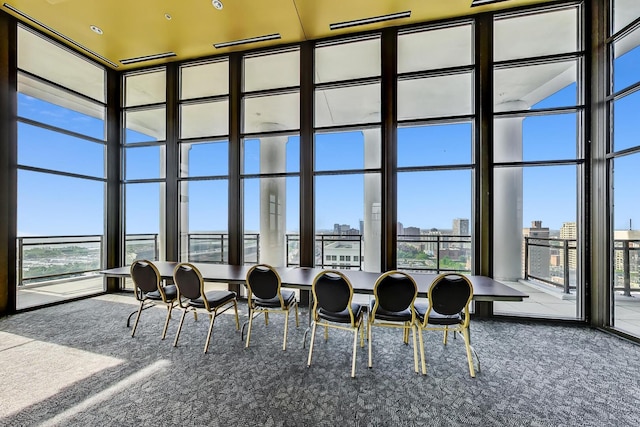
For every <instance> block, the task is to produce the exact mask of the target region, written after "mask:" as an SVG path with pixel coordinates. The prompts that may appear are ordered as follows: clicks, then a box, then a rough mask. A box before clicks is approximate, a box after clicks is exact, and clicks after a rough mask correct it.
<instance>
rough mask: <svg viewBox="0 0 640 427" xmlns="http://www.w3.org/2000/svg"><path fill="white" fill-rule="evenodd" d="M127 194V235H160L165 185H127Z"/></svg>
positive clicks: (152, 183) (156, 183)
mask: <svg viewBox="0 0 640 427" xmlns="http://www.w3.org/2000/svg"><path fill="white" fill-rule="evenodd" d="M125 193H126V197H125V221H126V223H125V224H126V225H125V227H126V233H127V235H132V234H150V235H159V234H160V218H161V215H162V210H161V206H162V205H161V203H163V201H164V185H162V184H161V183H159V182H151V183H139V184H127V185H125ZM134 259H135V257H134ZM160 259H162V257H160Z"/></svg>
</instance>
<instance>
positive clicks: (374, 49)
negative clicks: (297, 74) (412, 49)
mask: <svg viewBox="0 0 640 427" xmlns="http://www.w3.org/2000/svg"><path fill="white" fill-rule="evenodd" d="M315 61H316V64H315V65H316V72H315V82H316V83H327V82H334V81H339V80H350V79H356V78H361V77H376V76H379V75H380V39H379V38H374V39H369V40H361V41H357V42H351V43H343V44H335V45H329V46H320V47H317V48H316V50H315Z"/></svg>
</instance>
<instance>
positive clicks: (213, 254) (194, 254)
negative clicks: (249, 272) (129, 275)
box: [178, 57, 229, 263]
mask: <svg viewBox="0 0 640 427" xmlns="http://www.w3.org/2000/svg"><path fill="white" fill-rule="evenodd" d="M179 109H180V113H179V120H180V131H179V132H180V133H179V135H180V153H179V161H180V169H179V176H180V188H179V192H180V198H179V205H180V210H179V214H178V217H179V221H180V259H181V260H183V261H190V262H215V263H224V262H227V261H228V256H229V254H228V223H229V221H228V203H227V201H228V193H229V60H228V58H226V57H225V58H220V59H217V60H215V61H209V62H197V63H192V64H187V65H184V66H182V67H180V106H179Z"/></svg>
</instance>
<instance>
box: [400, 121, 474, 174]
mask: <svg viewBox="0 0 640 427" xmlns="http://www.w3.org/2000/svg"><path fill="white" fill-rule="evenodd" d="M472 142H473V126H472V124H471V123H456V124H447V125H432V126H419V127H410V128H399V129H398V167H406V166H436V165H460V164H470V163H471V161H472V158H471V153H472Z"/></svg>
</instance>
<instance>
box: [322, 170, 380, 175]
mask: <svg viewBox="0 0 640 427" xmlns="http://www.w3.org/2000/svg"><path fill="white" fill-rule="evenodd" d="M368 173H381V170H380V169H341V170H329V171H325V170H323V171H314V172H313V176H329V175H362V174H368Z"/></svg>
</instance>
